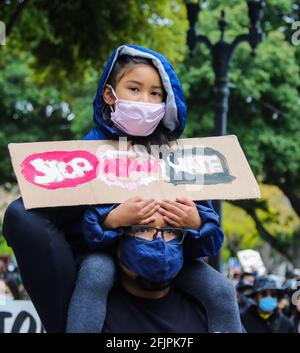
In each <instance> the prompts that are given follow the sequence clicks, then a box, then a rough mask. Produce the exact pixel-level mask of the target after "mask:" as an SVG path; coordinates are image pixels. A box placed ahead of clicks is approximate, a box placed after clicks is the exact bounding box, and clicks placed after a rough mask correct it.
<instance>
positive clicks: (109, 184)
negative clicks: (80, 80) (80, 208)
mask: <svg viewBox="0 0 300 353" xmlns="http://www.w3.org/2000/svg"><path fill="white" fill-rule="evenodd" d="M8 147H9V152H10V155H11V160H12V163H13V168H14V172H15V174H16V177H17V180H18V184H19V188H20V191H21V194H22V197H23V200H24V205H25V208H26V209H30V208H36V207H49V206H71V205H80V204H101V203H121V202H123V201H125V200H127V199H129V198H131V197H134V196H141V197H143V198H156V199H169V200H175V198H176V197H178V196H181V197H186V198H188V199H190V200H194V201H197V200H214V199H220V200H236V199H252V198H258V197H260V190H259V186H258V184H257V182H256V180H255V178H254V176H253V173H252V171H251V169H250V167H249V164H248V162H247V160H246V158H245V155H244V153H243V151H242V149H241V146H240V144H239V142H238V139H237V137H236V136H234V135H228V136H223V137H207V138H190V139H180V140H177V143H174V142H173V143H172V144H171V147H172V149H171V150H168V151H167V152H166V153H165V152H163V153H162V156H161V157H162V158H161V159H159V158H153V157H152V158H150V156H149V155H146V154H145V153H144V154H141V152H140V151H141V149H137V146H136V147H134V148H135V150H134V151H135V152H134V153H133V154H132V152H131V154H129V155H126V153H128V149H129V150H130V148H131V144H130V143H129V142H127V141H122V142H121V143H120V142H119V141H109V140H106V141H84V140H78V141H55V142H35V143H11V144H9V145H8ZM119 151H121V152H120V154H119V155H118V153H119ZM136 151H138V153H139V154H138V155H137V154H136ZM182 156H183V157H182ZM118 157H119V158H118ZM118 163H119V164H118ZM170 165H171V166H172V168H170ZM37 170H39V172H37ZM182 171H184V173H183V172H182ZM117 174H118V176H116V175H117Z"/></svg>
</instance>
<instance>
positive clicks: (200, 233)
mask: <svg viewBox="0 0 300 353" xmlns="http://www.w3.org/2000/svg"><path fill="white" fill-rule="evenodd" d="M196 206H197V209H198V212H199V215H200V217H201V226H200V228H199V229H198V230H196V229H195V230H189V231H188V234H187V236H186V238H185V240H184V255H185V258H187V259H195V258H198V257H205V256H214V255H216V254H217V252H218V251H219V250H220V248H221V247H222V245H223V242H224V233H223V231H222V228H221V227H220V222H219V216H218V214H217V213H216V211H215V210H214V209H213V206H212V203H211V201H200V202H196Z"/></svg>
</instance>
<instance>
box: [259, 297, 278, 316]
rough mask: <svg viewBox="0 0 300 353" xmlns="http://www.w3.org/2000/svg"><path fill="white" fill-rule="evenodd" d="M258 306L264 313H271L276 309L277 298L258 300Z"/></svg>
mask: <svg viewBox="0 0 300 353" xmlns="http://www.w3.org/2000/svg"><path fill="white" fill-rule="evenodd" d="M258 306H259V307H260V309H261V310H262V311H264V312H265V313H271V312H272V311H274V310H275V309H276V307H277V298H274V297H264V298H261V299H260V300H259V303H258Z"/></svg>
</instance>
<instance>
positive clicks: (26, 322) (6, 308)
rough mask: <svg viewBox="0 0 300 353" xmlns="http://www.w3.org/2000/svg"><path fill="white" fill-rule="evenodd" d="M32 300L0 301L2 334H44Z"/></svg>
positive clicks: (0, 330)
mask: <svg viewBox="0 0 300 353" xmlns="http://www.w3.org/2000/svg"><path fill="white" fill-rule="evenodd" d="M44 332H45V330H44V328H43V325H42V323H41V320H40V318H39V316H38V314H37V312H36V310H35V308H34V306H33V304H32V302H31V301H30V300H7V301H6V303H2V302H1V301H0V333H44Z"/></svg>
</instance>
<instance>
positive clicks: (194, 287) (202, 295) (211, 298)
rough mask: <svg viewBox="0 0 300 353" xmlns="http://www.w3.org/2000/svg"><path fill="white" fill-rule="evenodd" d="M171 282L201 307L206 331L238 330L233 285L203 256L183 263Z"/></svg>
mask: <svg viewBox="0 0 300 353" xmlns="http://www.w3.org/2000/svg"><path fill="white" fill-rule="evenodd" d="M175 284H176V285H177V286H178V287H180V289H181V290H184V291H186V292H187V293H189V294H190V295H192V296H193V297H194V298H195V299H197V300H199V301H200V302H201V303H202V305H203V306H204V307H205V309H206V313H207V318H208V329H209V332H242V325H241V321H240V314H239V308H238V303H237V298H236V293H235V289H234V287H233V285H232V284H231V283H230V282H229V280H227V278H226V277H224V276H223V275H222V274H221V273H219V272H218V271H216V270H214V269H213V268H212V267H211V266H209V265H208V264H206V263H205V262H204V261H203V260H201V259H199V260H194V261H192V262H187V263H185V265H184V267H183V269H182V270H181V271H180V273H179V274H178V276H177V277H176V281H175Z"/></svg>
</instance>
